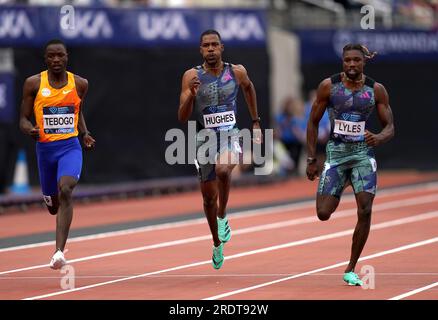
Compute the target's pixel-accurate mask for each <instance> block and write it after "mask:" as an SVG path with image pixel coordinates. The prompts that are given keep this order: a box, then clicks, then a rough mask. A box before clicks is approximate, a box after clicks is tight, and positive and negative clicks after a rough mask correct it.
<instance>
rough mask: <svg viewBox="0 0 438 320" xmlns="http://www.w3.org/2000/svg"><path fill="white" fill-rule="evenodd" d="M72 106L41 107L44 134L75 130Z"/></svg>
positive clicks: (64, 132)
mask: <svg viewBox="0 0 438 320" xmlns="http://www.w3.org/2000/svg"><path fill="white" fill-rule="evenodd" d="M74 113H75V108H74V106H63V107H43V125H44V128H43V129H44V133H46V134H66V133H72V132H74V130H75V114H74Z"/></svg>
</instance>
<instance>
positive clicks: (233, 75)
mask: <svg viewBox="0 0 438 320" xmlns="http://www.w3.org/2000/svg"><path fill="white" fill-rule="evenodd" d="M223 51H224V45H223V44H222V41H221V36H220V34H219V33H218V32H217V31H216V30H207V31H204V32H203V33H202V35H201V39H200V52H201V55H202V57H203V59H204V63H203V64H202V65H200V66H197V67H195V68H192V69H189V70H187V71H186V72H185V73H184V76H183V79H182V88H181V96H180V105H179V109H178V119H179V120H180V121H181V122H186V121H188V120H189V118H190V116H191V114H192V112H193V111H194V113H195V116H196V123H197V131H198V134H197V136H196V147H197V150H196V151H197V152H196V154H197V158H196V159H195V165H196V167H197V169H198V176H199V180H200V184H201V192H202V197H203V202H204V211H205V215H206V217H207V221H208V224H209V227H210V231H211V234H212V237H213V256H212V264H213V267H214V268H215V269H219V268H220V267H221V266H222V264H223V262H224V255H223V247H224V243H226V242H228V241H229V240H230V238H231V228H230V225H229V223H228V219H227V217H226V206H227V202H228V195H229V191H230V182H231V181H230V180H231V172H232V170H233V168H234V167H235V166H236V163H237V162H238V158H240V157H241V156H242V148H241V143H240V139H239V135H238V133H239V129H238V128H237V119H236V115H237V105H236V97H237V92H238V90H239V87H241V88H242V91H243V94H244V96H245V100H246V102H247V104H248V109H249V113H250V116H251V118H252V121H253V130H254V129H255V130H254V142H255V143H261V139H262V137H261V130H260V118H259V116H258V113H257V100H256V91H255V88H254V85H253V83H252V82H251V80H250V79H249V77H248V74H247V72H246V70H245V68H244V67H243V66H242V65H234V64H230V63H226V62H223V61H222V52H223ZM201 129H205V130H202V131H201V132H199V131H200V130H201ZM206 131H207V132H208V133H214V134H213V136H216V150H215V151H216V152H214V154H206V155H205V156H204V157H202V159H200V154H202V152H198V150H200V148H202V147H205V144H207V143H211V141H208V139H204V138H205V136H204V135H203V133H205V132H206ZM224 133H225V134H224ZM189 138H191V137H189ZM203 149H204V148H202V149H201V150H203ZM205 149H208V148H205ZM218 200H219V204H218Z"/></svg>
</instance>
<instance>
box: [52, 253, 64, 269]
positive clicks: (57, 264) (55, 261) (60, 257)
mask: <svg viewBox="0 0 438 320" xmlns="http://www.w3.org/2000/svg"><path fill="white" fill-rule="evenodd" d="M66 263H67V261H66V260H65V257H64V253H63V252H62V251H61V250H59V249H58V250H56V252H55V254H54V255H53V257H52V260H51V261H50V268H52V269H53V270H58V269H61V268H62V267H63V266H65V264H66Z"/></svg>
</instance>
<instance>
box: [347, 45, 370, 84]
mask: <svg viewBox="0 0 438 320" xmlns="http://www.w3.org/2000/svg"><path fill="white" fill-rule="evenodd" d="M364 65H365V59H364V56H363V54H362V52H361V51H359V50H348V51H345V53H344V57H343V68H344V72H345V74H346V75H347V77H348V78H350V79H351V80H356V79H358V78H359V76H360V75H361V74H362V72H363V67H364Z"/></svg>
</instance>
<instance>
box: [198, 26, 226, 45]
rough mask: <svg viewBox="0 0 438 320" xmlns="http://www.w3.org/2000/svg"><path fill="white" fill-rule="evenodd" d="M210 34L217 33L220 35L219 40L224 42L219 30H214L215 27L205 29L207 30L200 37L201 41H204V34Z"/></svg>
mask: <svg viewBox="0 0 438 320" xmlns="http://www.w3.org/2000/svg"><path fill="white" fill-rule="evenodd" d="M208 34H215V35H217V36H218V37H219V41H220V42H222V38H221V35H220V34H219V32H218V31H217V30H214V29H208V30H205V31H204V32H203V33H202V34H201V37H200V38H199V43H202V38H203V37H204V36H206V35H208Z"/></svg>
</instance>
